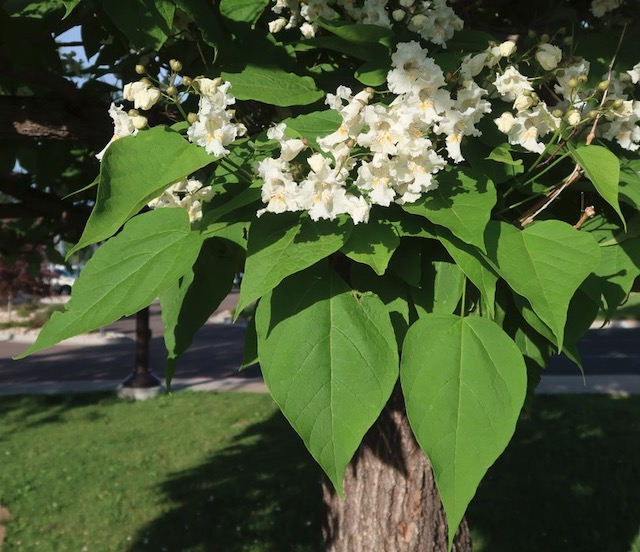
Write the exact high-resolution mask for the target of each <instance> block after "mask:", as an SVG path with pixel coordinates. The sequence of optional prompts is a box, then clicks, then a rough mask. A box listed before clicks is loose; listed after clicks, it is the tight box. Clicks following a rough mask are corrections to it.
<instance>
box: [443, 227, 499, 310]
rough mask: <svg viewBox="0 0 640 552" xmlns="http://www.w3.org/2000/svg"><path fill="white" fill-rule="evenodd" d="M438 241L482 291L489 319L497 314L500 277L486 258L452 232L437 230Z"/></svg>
mask: <svg viewBox="0 0 640 552" xmlns="http://www.w3.org/2000/svg"><path fill="white" fill-rule="evenodd" d="M436 233H437V234H438V239H439V240H440V242H441V243H442V245H444V247H445V248H446V250H447V252H448V253H449V255H451V257H452V258H453V260H454V261H455V262H456V264H457V265H458V266H459V267H460V268H461V269H462V271H463V272H464V273H465V275H466V276H467V278H469V280H471V282H472V283H473V285H474V286H476V287H477V288H478V290H480V293H481V294H482V299H483V300H484V303H483V305H482V306H483V308H484V309H485V310H486V312H487V314H489V317H493V315H494V312H495V299H496V283H497V282H498V276H497V275H496V273H495V271H494V270H493V269H492V268H491V265H490V264H489V263H488V262H487V260H486V258H485V256H484V255H483V254H482V253H481V252H480V251H479V250H478V249H476V248H475V247H473V246H472V245H469V244H467V243H464V242H463V241H462V240H459V239H458V238H456V237H455V236H454V235H452V234H451V232H448V231H447V230H445V229H443V228H437V229H436Z"/></svg>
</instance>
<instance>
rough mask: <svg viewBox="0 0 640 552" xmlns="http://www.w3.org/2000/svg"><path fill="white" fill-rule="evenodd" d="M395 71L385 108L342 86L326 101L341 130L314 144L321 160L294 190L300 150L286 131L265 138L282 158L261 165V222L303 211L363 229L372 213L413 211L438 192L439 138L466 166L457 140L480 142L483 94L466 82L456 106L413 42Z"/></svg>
mask: <svg viewBox="0 0 640 552" xmlns="http://www.w3.org/2000/svg"><path fill="white" fill-rule="evenodd" d="M392 64H393V69H392V70H391V71H390V72H389V74H388V76H387V82H388V86H389V89H390V90H391V92H393V93H394V94H395V95H396V97H395V99H394V100H393V101H392V102H391V103H390V104H388V105H386V104H370V103H369V102H370V100H371V97H372V92H371V91H370V90H364V91H362V92H359V93H358V94H355V95H353V94H352V91H351V90H350V89H349V88H346V87H344V86H341V87H339V88H338V90H337V91H336V94H335V95H334V94H329V95H328V96H327V104H328V105H329V106H330V107H331V109H333V110H335V111H337V112H338V113H339V114H340V116H341V119H342V123H341V125H340V127H339V128H338V130H336V131H335V132H334V133H332V134H330V135H328V136H325V137H323V138H319V139H318V140H317V142H318V145H319V146H320V148H321V150H322V152H323V153H314V154H312V155H311V156H310V157H309V158H308V159H307V163H308V165H309V168H310V171H309V173H308V174H306V175H304V176H303V178H302V179H300V181H299V182H298V180H297V179H296V177H295V176H294V175H295V173H296V170H295V166H294V165H292V164H291V161H292V160H293V159H294V158H295V157H296V156H297V154H298V153H299V152H300V151H302V149H303V147H304V144H302V143H301V141H299V140H292V139H287V138H286V135H285V132H284V131H285V129H284V125H278V126H277V127H276V128H275V129H273V130H272V131H271V132H270V134H269V137H270V138H272V139H277V140H278V141H279V142H280V151H281V154H280V157H279V158H278V159H271V158H268V159H265V160H263V161H261V162H260V163H259V165H258V174H259V175H260V177H261V178H262V179H263V180H264V184H263V187H262V199H263V201H264V202H265V203H266V204H267V205H266V207H265V208H264V209H261V210H260V211H259V213H258V214H259V215H261V214H262V213H264V212H274V213H281V212H284V211H302V210H305V211H308V212H309V215H310V216H311V218H312V219H313V220H318V219H334V218H335V217H336V216H338V215H340V214H348V215H349V216H350V217H351V218H352V219H353V220H354V222H356V223H359V222H366V221H367V220H368V217H369V210H370V209H371V206H372V205H381V206H389V205H390V204H391V203H392V202H395V203H399V204H403V203H413V202H415V201H416V200H417V199H419V198H420V197H421V196H422V194H423V193H425V192H427V191H429V190H433V189H434V188H436V187H437V181H436V179H435V178H434V174H435V173H437V172H438V171H440V170H442V169H443V168H444V166H445V165H446V160H445V159H444V158H443V157H442V156H440V155H439V154H438V153H437V152H436V149H435V147H434V144H433V142H434V141H437V140H439V139H440V138H439V137H442V138H444V147H445V149H446V151H447V154H448V156H449V158H450V159H452V160H453V161H454V162H459V161H462V160H463V156H462V153H461V150H460V143H461V140H462V137H463V136H468V135H474V136H477V135H479V134H480V132H479V131H478V130H477V129H476V128H475V127H476V125H477V123H478V122H479V121H480V119H481V118H482V117H483V116H484V114H485V113H489V112H490V110H491V108H490V104H489V102H488V101H487V100H486V99H484V96H485V95H486V94H487V91H486V90H484V89H482V88H480V87H479V86H478V85H477V84H476V83H475V82H474V81H472V80H467V81H464V83H463V84H462V86H461V88H460V89H459V90H458V91H457V95H456V97H455V99H454V98H453V97H452V96H451V93H450V92H449V91H448V90H447V89H446V88H445V84H446V81H445V78H444V74H443V72H442V69H440V67H439V66H438V65H437V64H436V63H435V62H434V61H433V60H432V59H431V58H429V57H428V52H427V50H425V49H423V48H421V46H420V44H419V43H417V42H409V43H401V44H399V45H398V47H397V50H396V52H395V53H394V54H393V56H392ZM428 136H429V137H430V138H429V137H428Z"/></svg>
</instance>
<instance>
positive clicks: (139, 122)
mask: <svg viewBox="0 0 640 552" xmlns="http://www.w3.org/2000/svg"><path fill="white" fill-rule="evenodd" d="M131 124H132V125H133V127H134V128H137V129H138V130H141V129H143V128H145V127H146V126H147V125H148V124H149V121H148V120H147V118H146V117H145V116H144V115H138V116H137V117H131Z"/></svg>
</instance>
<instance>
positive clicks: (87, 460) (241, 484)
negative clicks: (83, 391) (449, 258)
mask: <svg viewBox="0 0 640 552" xmlns="http://www.w3.org/2000/svg"><path fill="white" fill-rule="evenodd" d="M0 416H1V418H0V419H1V420H2V424H1V425H0V506H4V507H6V508H8V509H9V510H10V511H11V513H12V514H13V516H14V519H13V520H12V521H10V522H9V523H8V524H7V527H6V529H7V541H6V543H5V546H4V548H3V549H2V552H7V551H14V550H25V551H28V552H31V551H38V550H42V551H67V550H68V551H78V552H80V551H83V550H86V551H96V552H106V551H117V552H124V551H130V552H137V551H146V550H149V551H158V552H159V551H163V550H166V551H172V552H173V551H180V552H182V551H189V552H191V551H198V552H210V551H221V552H234V551H243V552H244V551H248V552H250V551H256V552H257V551H260V552H272V551H273V552H287V551H300V552H302V551H304V552H311V551H316V550H318V551H319V550H322V546H321V543H320V539H319V532H320V521H321V516H322V508H321V504H320V486H319V481H320V471H319V469H318V468H317V467H316V466H315V465H314V463H313V461H312V460H311V459H310V457H309V455H308V454H307V453H306V451H305V450H304V447H303V446H302V445H301V443H300V441H299V439H298V438H297V437H296V436H295V434H294V433H293V431H292V430H291V429H290V428H289V426H288V425H287V423H286V422H285V421H284V419H283V418H282V416H281V415H280V414H279V413H277V411H276V408H275V407H274V405H273V403H272V401H271V399H270V398H269V397H268V396H266V395H253V394H251V395H249V394H209V393H188V392H183V393H178V394H176V395H173V396H169V397H160V398H158V399H154V400H152V401H147V402H142V403H131V402H121V401H118V400H117V399H115V398H113V397H111V396H107V395H104V394H94V395H75V396H71V395H67V396H53V397H46V396H34V397H0ZM469 520H470V523H471V526H472V528H473V535H474V540H475V543H476V547H475V550H477V551H480V552H507V551H509V552H513V551H515V550H517V551H522V552H527V551H532V552H533V551H536V552H540V551H545V552H546V551H549V552H554V551H569V552H571V551H580V552H590V551H593V552H631V551H633V552H640V535H639V531H640V397H631V398H624V399H612V398H608V397H604V396H598V397H595V396H575V397H557V396H556V397H551V396H549V397H537V398H536V401H535V404H534V408H533V410H532V412H531V413H529V414H528V415H527V416H526V417H525V418H524V419H523V420H522V421H521V423H520V424H519V427H518V431H517V433H516V437H515V439H514V442H513V443H512V445H510V447H509V448H508V450H507V453H506V454H505V455H504V456H503V457H502V458H501V459H500V460H499V461H498V463H497V464H496V465H495V466H494V467H493V468H492V469H491V470H490V471H489V474H488V476H487V478H486V479H485V481H484V482H483V484H482V485H481V487H480V489H479V491H478V494H477V496H476V498H475V499H474V501H473V502H472V506H471V508H470V512H469ZM634 542H635V545H634V544H633V543H634ZM634 546H635V547H634Z"/></svg>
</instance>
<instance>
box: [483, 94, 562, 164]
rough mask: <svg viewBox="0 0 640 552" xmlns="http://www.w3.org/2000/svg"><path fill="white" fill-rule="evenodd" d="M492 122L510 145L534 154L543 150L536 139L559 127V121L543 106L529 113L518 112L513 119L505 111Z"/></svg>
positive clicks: (542, 145)
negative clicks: (515, 145) (518, 146)
mask: <svg viewBox="0 0 640 552" xmlns="http://www.w3.org/2000/svg"><path fill="white" fill-rule="evenodd" d="M494 122H495V123H496V125H497V127H498V130H499V131H500V132H502V133H504V134H506V135H507V138H508V141H509V143H510V144H519V145H521V146H522V147H523V148H525V149H527V150H529V151H532V152H534V153H542V152H543V151H544V149H545V146H544V144H543V143H541V142H539V141H538V139H539V138H541V137H542V136H545V135H546V134H548V133H549V132H552V131H555V130H557V129H558V127H559V126H560V119H559V118H557V117H554V116H553V115H552V114H551V113H550V112H549V110H548V109H547V108H546V106H545V105H543V104H540V105H538V106H537V107H536V108H535V109H533V110H531V111H520V112H518V114H517V115H516V116H515V117H514V116H513V114H512V113H509V112H508V111H505V112H504V113H503V114H502V115H501V116H500V117H498V118H497V119H495V120H494Z"/></svg>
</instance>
